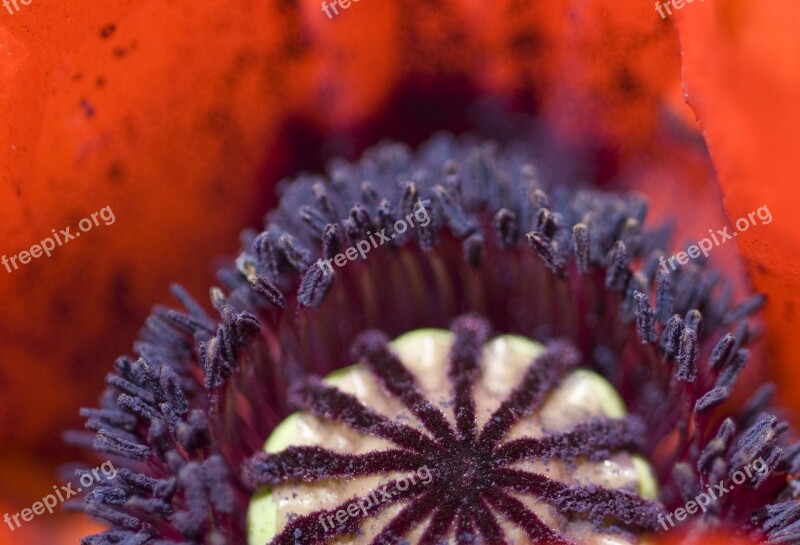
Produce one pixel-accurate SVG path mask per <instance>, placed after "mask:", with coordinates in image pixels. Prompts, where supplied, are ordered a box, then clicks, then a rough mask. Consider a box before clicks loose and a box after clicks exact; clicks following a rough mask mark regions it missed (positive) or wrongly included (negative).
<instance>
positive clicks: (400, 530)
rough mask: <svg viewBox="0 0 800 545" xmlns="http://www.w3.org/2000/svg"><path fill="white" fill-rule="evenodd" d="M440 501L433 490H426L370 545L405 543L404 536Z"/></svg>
mask: <svg viewBox="0 0 800 545" xmlns="http://www.w3.org/2000/svg"><path fill="white" fill-rule="evenodd" d="M440 501H441V498H439V497H438V494H437V493H436V491H435V490H426V491H425V492H423V493H422V494H421V495H420V496H418V497H416V498H414V499H413V500H411V501H410V502H409V503H408V504H407V505H405V506H403V509H402V510H401V511H400V512H399V513H398V514H397V515H396V516H395V517H394V519H392V521H391V522H389V524H387V525H386V526H385V527H384V528H383V530H381V531H380V533H378V535H376V536H375V538H374V539H373V540H372V541H371V542H370V545H399V544H400V543H403V542H404V541H405V537H404V536H405V535H406V534H407V533H408V532H409V531H410V530H411V529H413V528H414V527H415V526H417V525H420V524H421V523H422V522H423V521H424V520H425V519H426V518H428V517H429V516H430V514H431V511H433V509H434V508H435V506H436V504H437V503H439V502H440Z"/></svg>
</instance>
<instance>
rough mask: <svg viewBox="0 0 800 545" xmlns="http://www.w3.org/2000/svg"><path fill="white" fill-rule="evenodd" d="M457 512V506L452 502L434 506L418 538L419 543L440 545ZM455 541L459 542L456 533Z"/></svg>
mask: <svg viewBox="0 0 800 545" xmlns="http://www.w3.org/2000/svg"><path fill="white" fill-rule="evenodd" d="M457 512H458V507H457V505H456V504H455V503H454V502H446V503H445V504H443V505H440V506H439V507H436V508H435V510H434V512H433V516H432V517H431V521H430V523H429V524H428V527H427V528H426V529H425V533H423V534H422V537H421V538H420V540H419V545H440V543H441V542H442V540H443V539H444V538H445V536H447V534H448V532H449V531H450V528H452V526H453V524H454V522H455V518H456V513H457ZM456 543H459V539H458V535H456Z"/></svg>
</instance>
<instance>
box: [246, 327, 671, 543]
mask: <svg viewBox="0 0 800 545" xmlns="http://www.w3.org/2000/svg"><path fill="white" fill-rule="evenodd" d="M487 337H488V325H487V324H486V323H485V322H484V321H483V320H482V319H480V318H478V317H475V316H467V317H462V318H459V319H458V320H456V321H455V322H454V325H453V331H452V332H446V331H440V330H421V331H416V332H413V333H410V334H407V335H404V336H402V337H401V338H399V339H397V340H395V341H394V342H392V343H388V340H387V339H386V338H385V337H384V336H383V335H382V334H379V333H368V334H365V335H363V336H362V337H361V338H360V340H359V341H358V342H357V343H356V347H355V350H354V353H355V355H356V357H357V358H358V359H359V360H361V363H359V364H357V365H354V366H351V367H348V368H345V369H342V370H341V371H338V372H336V373H334V374H333V375H331V376H329V377H328V378H326V379H325V380H324V381H319V380H311V381H309V382H308V383H307V384H306V385H304V386H303V387H301V388H300V389H299V390H298V391H297V393H296V401H297V403H298V404H299V405H300V406H301V407H303V410H302V411H300V412H299V413H295V414H294V415H292V416H291V417H289V418H288V419H287V420H285V421H284V422H283V423H282V424H281V425H279V426H278V428H276V430H275V431H274V432H273V434H272V436H271V437H270V439H269V440H268V441H267V445H266V451H267V453H264V454H260V455H256V456H255V457H254V458H253V459H251V461H250V462H249V463H248V466H247V471H248V480H250V481H251V483H252V484H254V485H265V484H266V485H268V486H269V488H264V489H262V490H261V491H260V492H259V493H258V494H257V496H256V497H255V498H254V501H253V502H252V504H251V508H250V512H249V517H248V518H249V523H248V524H249V528H250V542H251V543H253V544H254V543H261V544H263V543H264V542H267V541H269V540H272V541H271V543H274V544H282V543H287V544H288V543H295V542H296V541H297V540H298V539H300V541H299V542H301V543H328V542H331V543H334V542H335V543H339V542H341V541H340V540H341V539H342V538H344V537H347V538H348V539H347V541H348V542H349V543H356V544H360V543H364V544H370V543H375V544H377V543H381V544H383V543H399V542H400V541H397V540H396V539H395V538H398V539H403V540H407V541H408V542H409V543H420V544H423V543H439V542H440V541H441V540H449V541H448V542H455V541H459V542H461V541H463V539H464V538H465V536H468V535H469V536H473V537H474V538H476V539H478V538H481V539H483V540H484V542H491V543H501V542H513V543H520V544H525V543H537V542H547V543H557V544H566V543H592V542H594V541H593V540H594V539H595V538H596V539H602V540H603V541H602V543H604V544H608V545H611V544H624V543H637V542H638V536H639V535H641V534H642V533H643V532H646V531H648V530H651V529H653V525H654V522H655V521H654V516H655V514H656V505H655V504H654V503H653V502H650V501H647V500H646V499H644V498H652V497H654V496H655V488H656V485H655V480H654V479H653V477H652V474H651V472H650V469H649V465H648V464H647V463H646V462H645V461H644V460H643V459H642V458H640V457H638V456H637V455H635V454H633V452H632V451H633V450H635V449H636V447H637V444H638V442H639V440H640V439H641V436H642V435H643V431H642V429H641V426H640V425H639V423H638V422H637V421H636V420H635V419H632V418H630V417H626V415H625V408H624V404H623V402H622V400H621V399H620V398H619V396H618V395H617V393H616V392H615V391H614V389H613V388H612V387H611V386H610V385H609V384H608V382H606V381H605V380H604V379H603V378H601V377H600V376H599V375H596V374H595V373H593V372H591V371H587V370H581V369H577V366H578V365H579V363H580V362H579V355H578V353H577V351H576V350H575V349H574V348H572V347H571V346H569V345H566V344H564V343H554V344H551V345H549V346H548V347H544V346H542V345H541V344H538V343H534V342H531V341H528V340H526V339H523V338H520V337H516V336H508V335H507V336H500V337H496V338H494V339H492V340H488V338H487ZM611 524H613V525H614V526H615V528H613V529H612V528H611V527H610V526H609V525H611ZM620 528H622V529H624V530H625V531H620ZM459 536H460V537H459ZM434 537H435V538H436V539H434ZM456 538H458V539H456ZM597 542H598V543H600V541H597Z"/></svg>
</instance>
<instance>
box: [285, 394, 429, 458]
mask: <svg viewBox="0 0 800 545" xmlns="http://www.w3.org/2000/svg"><path fill="white" fill-rule="evenodd" d="M293 397H294V398H295V400H296V402H297V403H298V405H299V406H300V408H302V409H305V410H307V411H309V412H311V413H312V414H313V415H315V416H318V417H320V418H329V419H332V420H337V421H339V422H343V423H345V424H347V425H348V426H350V427H351V428H353V429H354V430H356V431H359V432H361V433H364V434H367V435H374V436H376V437H381V438H383V439H388V440H389V441H392V442H394V443H395V444H397V445H398V446H401V447H405V448H407V449H410V450H413V451H417V452H432V451H435V450H436V449H437V448H438V445H437V443H436V442H434V441H433V440H431V439H430V438H429V437H428V436H426V435H424V434H423V433H422V432H420V431H418V430H416V429H414V428H412V427H410V426H407V425H405V424H399V423H397V422H394V421H392V420H389V419H388V418H387V417H385V416H383V415H381V414H378V413H376V412H375V411H373V410H372V409H369V408H368V407H365V406H364V405H363V404H362V403H361V402H360V401H359V400H358V399H357V398H356V397H354V396H352V395H350V394H346V393H344V392H341V391H340V390H338V389H336V388H333V387H331V386H328V385H326V384H324V383H323V382H322V381H320V380H316V379H312V380H309V381H308V382H307V383H306V384H304V385H302V386H300V387H299V388H297V389H296V390H295V392H294V396H293Z"/></svg>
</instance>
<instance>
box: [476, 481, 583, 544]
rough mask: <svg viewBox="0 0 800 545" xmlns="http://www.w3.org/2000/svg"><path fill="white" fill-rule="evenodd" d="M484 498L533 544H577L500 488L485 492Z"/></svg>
mask: <svg viewBox="0 0 800 545" xmlns="http://www.w3.org/2000/svg"><path fill="white" fill-rule="evenodd" d="M484 497H485V499H486V500H487V501H488V502H489V504H491V505H492V506H493V507H494V508H495V509H496V510H497V511H498V512H500V513H502V515H503V516H504V517H505V518H506V519H508V521H509V522H511V523H512V524H514V525H515V526H519V527H520V528H522V529H523V530H525V533H526V534H527V535H528V538H529V539H530V540H531V541H532V542H533V543H534V544H535V545H577V544H576V543H573V542H572V541H570V540H568V539H566V538H565V537H564V536H562V535H561V534H559V533H558V532H556V531H555V530H553V529H552V528H550V527H549V526H548V525H547V524H545V523H544V522H542V519H540V518H539V516H538V515H537V514H536V513H534V512H533V511H531V510H530V509H528V508H527V507H526V506H525V504H524V503H522V502H521V501H519V500H518V499H517V498H515V497H513V496H510V495H508V494H506V493H505V492H503V491H501V490H496V491H493V492H492V493H491V494H485V495H484Z"/></svg>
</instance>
